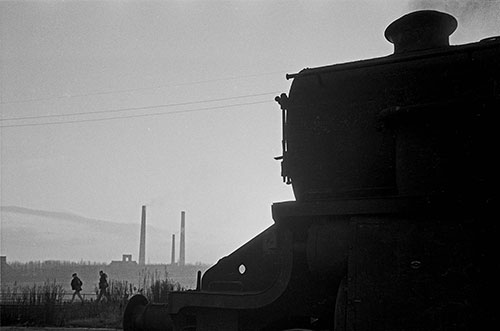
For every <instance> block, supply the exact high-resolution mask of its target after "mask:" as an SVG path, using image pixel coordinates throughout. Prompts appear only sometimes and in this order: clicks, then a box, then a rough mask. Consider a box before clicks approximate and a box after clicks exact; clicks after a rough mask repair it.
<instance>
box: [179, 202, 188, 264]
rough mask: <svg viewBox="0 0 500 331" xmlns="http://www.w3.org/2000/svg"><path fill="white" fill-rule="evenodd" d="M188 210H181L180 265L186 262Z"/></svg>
mask: <svg viewBox="0 0 500 331" xmlns="http://www.w3.org/2000/svg"><path fill="white" fill-rule="evenodd" d="M185 218H186V212H185V211H181V243H180V246H181V247H180V252H179V265H180V266H183V265H185V264H186V220H185Z"/></svg>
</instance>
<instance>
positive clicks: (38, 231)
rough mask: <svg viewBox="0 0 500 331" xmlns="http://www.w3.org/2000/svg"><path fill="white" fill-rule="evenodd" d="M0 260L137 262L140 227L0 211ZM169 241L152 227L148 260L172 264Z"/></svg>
mask: <svg viewBox="0 0 500 331" xmlns="http://www.w3.org/2000/svg"><path fill="white" fill-rule="evenodd" d="M0 216H1V217H0V218H1V227H2V228H1V247H0V251H1V255H5V256H7V258H8V260H9V261H42V260H62V261H79V260H83V261H97V262H107V263H109V262H111V261H113V260H121V257H122V254H132V255H133V259H137V253H136V252H137V249H138V247H139V226H140V224H139V221H138V222H137V223H119V222H112V221H105V220H98V219H92V218H88V217H83V216H79V215H76V214H73V213H70V212H59V211H47V210H37V209H31V208H25V207H19V206H12V205H11V206H0ZM169 239H170V235H169V233H168V232H167V230H165V229H161V228H157V227H154V226H151V225H150V226H148V228H147V245H148V248H147V249H146V255H147V258H148V260H149V259H150V260H152V261H154V262H155V263H156V262H166V261H169V259H170V241H169Z"/></svg>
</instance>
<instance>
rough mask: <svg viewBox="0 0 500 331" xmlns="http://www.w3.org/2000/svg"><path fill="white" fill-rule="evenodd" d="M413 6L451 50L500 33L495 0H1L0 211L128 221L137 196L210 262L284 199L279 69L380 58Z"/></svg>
mask: <svg viewBox="0 0 500 331" xmlns="http://www.w3.org/2000/svg"><path fill="white" fill-rule="evenodd" d="M480 3H482V4H483V6H486V7H482V8H480V7H479V4H480ZM423 8H427V9H439V10H443V11H447V12H449V13H451V14H454V15H455V16H456V17H457V18H458V19H459V27H458V30H457V32H455V34H454V35H453V36H452V38H451V42H452V44H459V43H466V42H473V41H478V40H480V39H481V38H485V37H488V36H492V35H500V20H498V17H500V2H498V1H478V2H471V1H460V2H454V1H446V2H443V1H401V0H393V1H382V0H380V1H353V0H350V1H311V0H306V1H294V0H287V1H243V0H242V1H100V2H95V1H33V2H29V1H0V24H1V25H0V32H1V39H0V42H1V45H0V56H1V58H0V60H1V63H0V65H1V67H0V97H1V100H0V101H1V122H0V126H1V127H0V130H1V131H0V138H1V179H0V180H1V182H0V185H1V205H2V206H21V207H26V208H33V209H41V210H50V211H69V212H72V213H76V214H78V215H82V216H85V217H89V218H95V219H100V220H106V221H112V222H121V223H139V222H140V216H141V215H140V213H141V205H143V204H145V205H147V206H148V207H147V209H148V224H152V225H154V226H156V227H159V228H163V229H167V230H168V231H171V233H172V234H174V233H175V234H177V235H178V233H179V224H180V213H181V211H182V210H184V211H186V222H187V244H188V248H187V253H186V259H187V261H188V262H197V261H200V262H207V263H214V262H216V261H217V259H218V258H220V257H222V256H224V255H228V254H230V253H231V251H233V250H234V249H236V248H237V247H239V246H241V245H242V244H244V243H245V242H246V241H248V240H249V239H251V238H252V237H254V236H255V235H256V234H258V233H260V232H261V231H263V230H264V229H266V228H267V227H268V226H270V225H271V224H272V223H273V220H272V218H271V204H272V203H273V202H279V201H286V200H293V199H294V197H293V193H292V190H291V187H290V186H287V185H285V184H283V183H282V179H281V177H280V163H279V162H278V161H275V160H274V159H273V158H274V157H275V156H279V155H281V114H280V108H279V106H278V104H276V103H275V102H274V101H273V99H274V97H275V96H276V95H278V94H280V93H282V92H285V93H288V89H289V87H290V84H291V81H287V80H286V79H285V74H286V73H294V72H298V71H299V70H301V69H303V68H305V67H317V66H323V65H329V64H334V63H341V62H347V61H353V60H359V59H367V58H371V57H376V56H385V55H388V54H390V53H391V52H392V49H393V47H392V45H391V44H390V43H388V42H387V41H386V40H385V39H384V35H383V34H384V30H385V28H386V27H387V25H388V24H390V23H391V22H392V21H393V20H395V19H397V18H399V17H400V16H402V15H404V14H406V13H408V12H410V11H412V10H416V9H423ZM41 226H43V225H41ZM19 240H22V238H19ZM165 246H166V247H170V237H169V238H165ZM64 249H67V248H64ZM68 249H69V248H68ZM131 251H134V252H135V247H134V248H131ZM147 252H148V259H149V261H150V262H165V261H169V260H170V256H169V251H168V249H165V247H148V249H147ZM121 253H122V252H117V254H116V256H117V258H119V257H120V256H121ZM1 254H2V255H8V256H9V260H16V258H15V252H11V251H6V248H5V247H2V252H1ZM55 258H57V257H55ZM80 259H83V260H86V258H85V256H81V257H80V256H78V257H75V260H80Z"/></svg>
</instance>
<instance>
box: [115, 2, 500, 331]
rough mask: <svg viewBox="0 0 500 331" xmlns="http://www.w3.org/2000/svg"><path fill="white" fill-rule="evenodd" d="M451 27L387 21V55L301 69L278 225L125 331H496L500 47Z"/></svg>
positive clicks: (127, 322) (448, 22) (447, 22)
mask: <svg viewBox="0 0 500 331" xmlns="http://www.w3.org/2000/svg"><path fill="white" fill-rule="evenodd" d="M456 28H457V21H456V19H455V18H454V17H452V16H451V15H448V14H446V13H442V12H438V11H430V10H426V11H417V12H412V13H409V14H407V15H405V16H403V17H401V18H399V19H397V20H396V21H394V22H393V23H392V24H390V25H389V26H388V27H387V29H386V30H385V37H386V38H387V40H389V41H390V42H391V43H393V44H394V53H393V54H391V55H388V56H385V57H380V58H373V59H368V60H362V61H356V62H350V63H342V64H335V65H331V66H325V67H320V68H308V69H304V70H302V71H300V72H298V73H296V74H290V75H287V78H288V79H293V83H292V85H291V88H290V91H289V93H288V95H286V94H282V95H281V96H279V97H277V98H276V101H277V102H278V103H279V105H280V107H281V111H282V114H283V116H282V119H283V140H282V146H283V155H282V156H281V157H279V158H278V159H280V160H281V164H282V176H283V178H284V181H285V182H287V183H288V184H291V185H292V187H293V190H294V194H295V198H296V200H295V201H289V202H279V203H275V204H273V205H272V214H273V219H274V224H273V225H272V226H271V227H269V228H268V229H266V230H265V231H263V232H262V233H261V234H259V235H258V236H256V237H255V238H253V239H252V240H250V241H249V242H248V243H246V244H244V245H243V246H242V247H240V248H239V249H237V250H236V251H235V252H233V253H232V254H230V255H228V256H226V257H224V258H222V259H220V260H219V261H218V263H217V264H215V265H214V266H213V267H211V268H210V269H209V270H207V271H206V272H205V274H204V275H203V277H201V278H200V279H199V286H198V288H197V289H196V290H190V291H184V292H173V293H171V294H170V297H169V302H168V304H166V305H159V304H152V303H148V302H147V300H146V299H145V298H144V297H142V296H135V297H133V298H132V299H131V300H130V302H129V304H128V306H127V308H126V311H125V315H124V330H160V329H174V330H241V331H246V330H249V331H250V330H288V329H300V330H334V331H365V330H373V331H379V330H380V331H382V330H411V331H416V330H427V331H429V330H436V331H437V330H480V329H481V328H486V326H488V327H489V325H495V322H496V319H497V317H496V315H498V313H497V312H496V308H495V305H494V304H492V303H491V301H492V299H493V300H494V299H496V298H498V287H499V286H498V280H497V277H496V273H495V271H496V267H497V266H498V264H499V259H498V256H497V254H496V250H497V248H496V242H497V240H498V225H497V222H498V221H497V220H496V219H495V217H494V216H493V215H494V213H493V211H494V210H495V208H494V206H495V204H496V203H497V201H498V194H497V183H498V182H497V180H496V173H497V172H498V169H499V167H498V161H497V157H496V155H495V154H496V153H495V150H496V148H495V143H496V139H497V135H496V130H497V123H496V121H495V119H496V117H495V115H496V114H495V113H496V112H498V111H499V110H500V39H499V38H488V39H484V40H481V41H478V42H474V43H470V44H465V45H456V46H450V44H449V36H450V34H452V33H453V31H454V30H455V29H456Z"/></svg>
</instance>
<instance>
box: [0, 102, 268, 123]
mask: <svg viewBox="0 0 500 331" xmlns="http://www.w3.org/2000/svg"><path fill="white" fill-rule="evenodd" d="M271 102H274V101H273V100H264V101H255V102H246V103H236V104H230V105H224V106H213V107H205V108H194V109H184V110H174V111H169V112H159V113H147V114H136V115H126V116H115V117H105V118H92V119H80V120H71V121H58V122H44V123H28V124H12V125H1V126H0V128H13V127H27V126H43V125H57V124H69V123H83V122H100V121H109V120H118V119H128V118H139V117H150V116H162V115H173V114H181V113H190V112H199V111H207V110H216V109H225V108H232V107H241V106H249V105H256V104H263V103H271ZM156 107H160V106H156ZM137 109H145V108H137Z"/></svg>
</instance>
